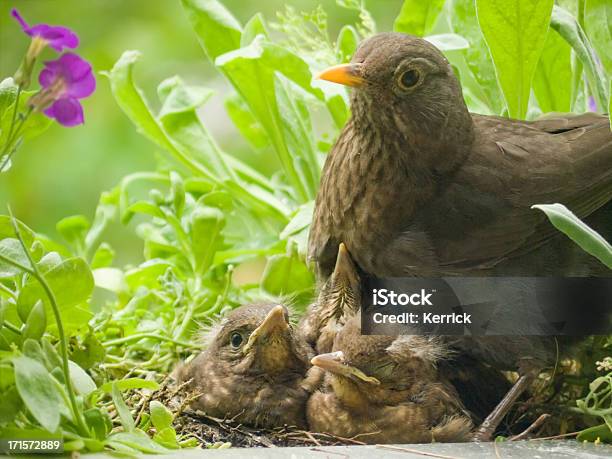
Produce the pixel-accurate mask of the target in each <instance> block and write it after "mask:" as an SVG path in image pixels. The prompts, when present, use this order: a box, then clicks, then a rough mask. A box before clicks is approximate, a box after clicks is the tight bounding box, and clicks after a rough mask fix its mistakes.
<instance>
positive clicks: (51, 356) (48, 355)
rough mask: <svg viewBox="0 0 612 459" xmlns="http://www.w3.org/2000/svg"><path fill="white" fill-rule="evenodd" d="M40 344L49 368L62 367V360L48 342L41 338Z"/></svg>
mask: <svg viewBox="0 0 612 459" xmlns="http://www.w3.org/2000/svg"><path fill="white" fill-rule="evenodd" d="M41 342H42V349H43V352H44V353H45V359H46V360H47V362H49V365H50V366H51V368H55V367H60V366H61V365H62V360H61V358H60V355H59V353H58V352H57V350H56V349H55V348H54V347H53V345H52V344H51V343H50V342H49V340H48V339H47V338H43V339H42V340H41Z"/></svg>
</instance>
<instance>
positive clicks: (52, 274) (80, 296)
mask: <svg viewBox="0 0 612 459" xmlns="http://www.w3.org/2000/svg"><path fill="white" fill-rule="evenodd" d="M44 276H45V279H46V281H47V283H48V284H49V286H50V287H51V290H52V291H53V293H54V295H55V299H56V301H57V304H58V306H59V308H60V310H61V311H62V312H63V311H64V310H68V309H70V307H71V306H75V305H79V304H82V303H84V302H85V301H87V299H88V298H89V296H90V295H91V292H92V290H93V287H94V279H93V275H92V273H91V270H90V269H89V266H88V265H87V263H86V262H85V261H84V260H83V259H81V258H69V259H67V260H64V261H63V262H62V263H61V264H59V265H57V266H55V267H54V268H52V269H51V270H49V271H48V272H47V273H45V274H44ZM39 299H42V300H43V302H44V303H45V305H46V306H47V307H48V308H50V306H49V299H48V297H47V295H46V294H45V291H44V289H43V287H42V286H41V285H40V283H39V282H38V281H37V280H36V279H34V278H30V279H29V280H28V281H27V283H26V285H25V286H24V287H23V289H22V290H21V292H20V293H19V297H18V299H17V303H18V305H30V307H31V306H33V305H34V304H35V303H36V302H37V301H38V300H39ZM50 314H51V311H50V309H48V310H47V315H48V316H49V315H50ZM62 317H64V314H63V313H62ZM66 318H67V319H70V317H66ZM70 322H71V323H74V321H72V320H70Z"/></svg>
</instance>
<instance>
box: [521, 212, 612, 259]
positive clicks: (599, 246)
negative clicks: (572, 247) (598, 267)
mask: <svg viewBox="0 0 612 459" xmlns="http://www.w3.org/2000/svg"><path fill="white" fill-rule="evenodd" d="M532 209H539V210H541V211H542V212H544V213H545V214H546V216H547V217H548V219H549V220H550V222H551V223H552V224H553V225H554V226H555V228H557V229H558V230H559V231H561V232H563V233H564V234H565V235H566V236H567V237H569V238H570V239H571V240H572V241H574V242H575V243H576V244H578V245H579V246H580V247H582V249H583V250H584V251H585V252H588V253H590V254H591V255H593V256H594V257H595V258H597V259H598V260H599V261H601V262H602V263H603V264H604V265H606V266H607V267H608V268H610V269H612V246H610V244H609V243H608V242H607V241H606V240H605V239H604V238H603V237H601V235H600V234H599V233H597V232H596V231H594V230H593V229H592V228H590V227H589V226H588V225H587V224H586V223H584V222H583V221H582V220H580V219H579V218H578V217H576V215H574V214H573V213H572V212H571V211H570V210H569V209H567V207H565V206H564V205H562V204H539V205H535V206H532Z"/></svg>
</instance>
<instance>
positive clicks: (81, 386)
mask: <svg viewBox="0 0 612 459" xmlns="http://www.w3.org/2000/svg"><path fill="white" fill-rule="evenodd" d="M68 364H69V367H70V380H71V381H72V387H74V389H75V390H76V393H77V394H78V395H82V396H83V397H87V396H88V395H89V394H91V393H92V392H93V391H95V390H96V383H95V382H94V381H93V379H91V376H89V375H88V374H87V373H86V372H85V370H83V369H82V368H81V367H80V366H79V365H77V364H76V363H74V362H73V361H72V360H69V361H68Z"/></svg>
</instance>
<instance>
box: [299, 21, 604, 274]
mask: <svg viewBox="0 0 612 459" xmlns="http://www.w3.org/2000/svg"><path fill="white" fill-rule="evenodd" d="M319 78H322V79H324V80H329V81H333V82H336V83H340V84H345V85H349V86H352V87H353V88H354V91H353V92H352V94H351V111H352V116H351V118H350V120H349V121H348V123H347V125H346V126H345V127H344V129H343V130H342V133H341V134H340V137H339V138H338V140H337V142H336V144H335V145H334V147H333V149H332V151H331V152H330V154H329V156H328V158H327V161H326V163H325V167H324V169H323V174H322V179H321V184H320V190H319V193H318V195H317V199H316V206H315V211H314V218H313V222H312V228H311V231H310V240H309V256H310V257H311V259H313V260H314V261H315V262H316V264H317V267H318V269H319V271H320V273H321V275H322V276H323V278H327V276H329V274H330V273H331V272H332V269H333V267H334V261H335V259H336V252H337V248H338V244H340V243H341V242H343V243H345V244H346V246H347V248H348V249H349V250H350V252H351V254H352V255H353V258H354V261H355V262H356V263H357V265H358V266H359V267H360V268H361V269H362V270H363V271H365V272H366V273H369V274H373V275H375V276H378V277H384V276H387V277H391V276H408V275H417V276H423V275H425V274H431V275H440V274H445V275H452V274H458V275H486V274H493V273H495V274H502V275H512V274H519V275H523V276H527V275H530V274H533V275H546V274H563V275H569V274H576V275H580V274H587V273H591V271H588V269H589V267H587V266H585V265H587V264H590V263H589V262H590V261H591V260H592V261H593V265H594V266H599V264H598V262H597V260H594V259H593V258H592V257H590V255H584V256H582V257H581V256H580V255H581V254H582V252H581V251H580V249H577V248H576V249H577V250H575V251H574V250H573V249H574V247H575V246H574V244H573V243H572V242H570V241H569V240H567V239H566V238H565V237H564V236H559V233H558V231H556V230H555V229H554V228H553V227H552V225H551V224H550V223H549V222H548V220H547V219H546V217H545V216H544V215H543V214H542V213H541V212H539V211H535V210H532V209H531V206H532V205H533V204H541V203H551V202H561V203H563V204H565V205H566V206H567V207H568V208H570V209H571V210H572V211H573V212H574V213H575V214H576V215H577V216H578V217H580V218H585V217H588V216H589V215H592V214H593V213H594V212H595V211H597V210H598V209H600V208H601V207H603V206H605V205H606V204H607V203H608V202H609V201H610V199H611V198H612V133H611V132H610V123H609V120H608V118H607V117H605V116H600V115H596V114H592V113H589V114H584V115H580V116H566V117H555V118H548V119H545V120H541V121H518V120H512V119H507V118H502V117H498V116H483V115H476V114H471V113H470V112H469V111H468V109H467V107H466V105H465V102H464V100H463V97H462V92H461V86H460V84H459V81H458V80H457V78H456V76H455V75H454V73H453V70H452V68H451V66H450V65H449V63H448V61H447V60H446V58H445V57H444V56H443V55H442V53H441V52H440V51H439V50H438V49H437V48H435V47H434V46H433V45H432V44H430V43H429V42H427V41H425V40H423V39H420V38H417V37H412V36H409V35H404V34H399V33H383V34H379V35H375V36H374V37H372V38H369V39H367V40H366V41H364V42H363V43H362V44H361V45H360V46H359V48H358V50H357V51H356V53H355V55H354V57H353V60H352V62H351V63H350V64H345V65H340V66H337V67H334V68H331V69H329V70H327V71H324V72H323V73H321V75H319ZM594 223H595V221H594ZM594 226H596V225H594ZM610 226H611V225H608V227H607V228H602V229H607V232H610V231H612V228H610ZM570 252H571V253H572V256H570Z"/></svg>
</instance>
